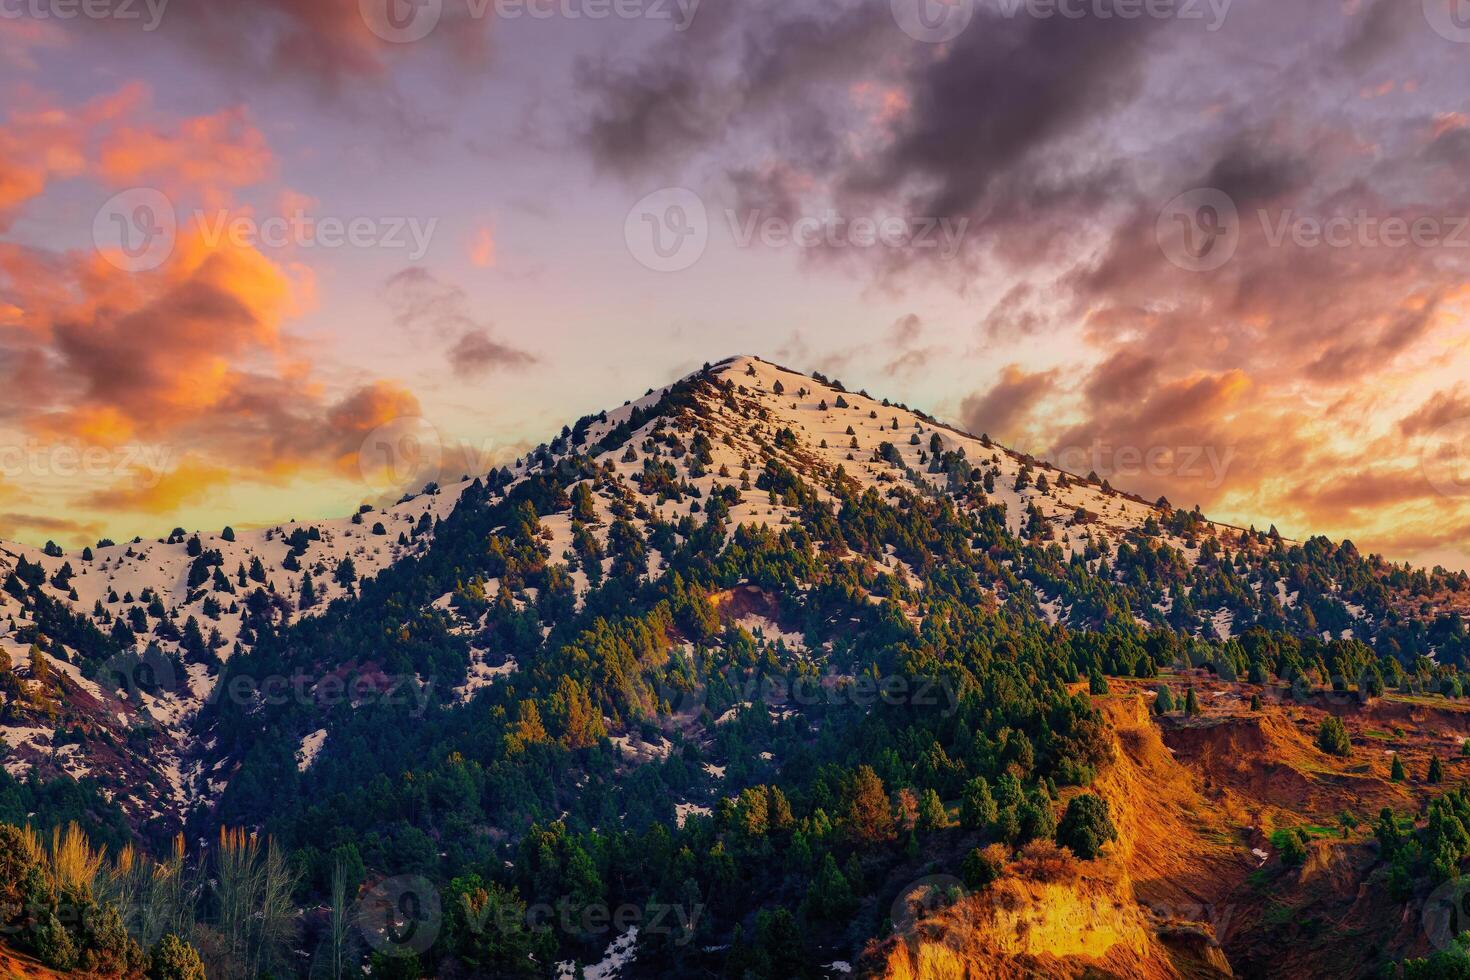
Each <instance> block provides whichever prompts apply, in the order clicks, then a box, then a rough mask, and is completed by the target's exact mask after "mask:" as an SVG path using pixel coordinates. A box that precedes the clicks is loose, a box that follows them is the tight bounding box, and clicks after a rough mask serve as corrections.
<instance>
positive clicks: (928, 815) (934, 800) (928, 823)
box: [919, 788, 949, 833]
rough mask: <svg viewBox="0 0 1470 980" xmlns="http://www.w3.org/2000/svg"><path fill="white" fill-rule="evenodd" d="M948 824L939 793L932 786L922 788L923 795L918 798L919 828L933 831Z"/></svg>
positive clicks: (941, 828) (947, 815) (924, 830)
mask: <svg viewBox="0 0 1470 980" xmlns="http://www.w3.org/2000/svg"><path fill="white" fill-rule="evenodd" d="M948 826H949V813H948V812H946V811H945V809H944V803H943V801H942V800H940V799H939V794H938V793H936V792H935V791H934V790H933V788H930V789H926V790H924V795H923V797H921V798H920V800H919V830H921V831H923V832H924V833H933V832H934V831H936V830H943V829H944V828H945V827H948Z"/></svg>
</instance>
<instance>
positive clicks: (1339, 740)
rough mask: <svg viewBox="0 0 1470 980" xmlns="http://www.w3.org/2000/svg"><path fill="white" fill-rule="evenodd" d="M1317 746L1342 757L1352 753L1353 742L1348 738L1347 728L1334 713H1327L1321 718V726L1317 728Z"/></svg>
mask: <svg viewBox="0 0 1470 980" xmlns="http://www.w3.org/2000/svg"><path fill="white" fill-rule="evenodd" d="M1317 748H1319V749H1321V750H1322V751H1323V752H1326V753H1328V754H1329V755H1337V756H1344V757H1346V756H1349V755H1352V752H1353V744H1352V741H1351V740H1349V738H1348V733H1347V729H1346V728H1345V727H1343V724H1342V719H1341V718H1338V717H1337V716H1336V715H1328V716H1327V717H1326V718H1324V719H1323V720H1322V727H1321V728H1319V729H1317Z"/></svg>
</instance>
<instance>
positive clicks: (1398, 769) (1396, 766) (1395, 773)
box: [1388, 752, 1407, 783]
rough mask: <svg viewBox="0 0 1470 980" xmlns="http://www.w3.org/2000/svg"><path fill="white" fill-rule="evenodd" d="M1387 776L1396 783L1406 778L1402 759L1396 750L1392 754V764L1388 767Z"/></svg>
mask: <svg viewBox="0 0 1470 980" xmlns="http://www.w3.org/2000/svg"><path fill="white" fill-rule="evenodd" d="M1388 778H1389V779H1391V780H1393V781H1394V782H1396V783H1401V782H1403V781H1404V780H1405V779H1406V778H1407V776H1406V774H1405V773H1404V760H1402V759H1400V758H1399V754H1398V753H1397V752H1395V753H1394V754H1393V765H1391V766H1390V767H1389V771H1388Z"/></svg>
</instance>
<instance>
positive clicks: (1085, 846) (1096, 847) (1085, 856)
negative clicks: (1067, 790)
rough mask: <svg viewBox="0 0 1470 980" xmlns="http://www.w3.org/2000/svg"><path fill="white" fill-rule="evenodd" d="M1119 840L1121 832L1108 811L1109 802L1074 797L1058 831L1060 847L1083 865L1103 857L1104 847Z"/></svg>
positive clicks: (1068, 805)
mask: <svg viewBox="0 0 1470 980" xmlns="http://www.w3.org/2000/svg"><path fill="white" fill-rule="evenodd" d="M1117 839H1118V828H1117V827H1115V826H1113V818H1112V815H1111V813H1109V811H1108V801H1107V800H1105V799H1103V798H1102V797H1100V796H1095V795H1093V794H1092V793H1083V794H1082V795H1081V796H1074V797H1072V800H1071V802H1070V803H1068V804H1067V812H1066V813H1065V814H1063V815H1062V822H1061V824H1060V826H1058V827H1057V843H1058V844H1060V845H1062V846H1063V847H1065V848H1068V849H1069V850H1071V852H1072V853H1073V854H1075V855H1077V856H1078V857H1079V858H1081V859H1082V860H1084V861H1091V860H1092V859H1093V858H1095V857H1097V856H1098V855H1099V854H1101V853H1102V849H1103V845H1105V844H1107V843H1108V842H1109V841H1114V840H1117Z"/></svg>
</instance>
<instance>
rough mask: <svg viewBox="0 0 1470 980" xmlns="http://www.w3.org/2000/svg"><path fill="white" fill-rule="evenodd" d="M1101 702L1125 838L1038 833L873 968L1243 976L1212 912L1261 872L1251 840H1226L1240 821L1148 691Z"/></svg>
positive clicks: (954, 973) (1024, 974) (1113, 803)
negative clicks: (1070, 846) (1091, 848)
mask: <svg viewBox="0 0 1470 980" xmlns="http://www.w3.org/2000/svg"><path fill="white" fill-rule="evenodd" d="M1098 701H1099V704H1100V705H1101V706H1102V707H1103V708H1104V710H1105V712H1106V714H1107V717H1108V719H1109V722H1110V724H1111V726H1112V729H1113V734H1114V741H1113V761H1112V762H1111V763H1110V764H1109V765H1108V766H1107V767H1106V768H1105V770H1104V772H1103V773H1101V774H1100V775H1099V778H1098V779H1097V780H1096V782H1095V783H1094V785H1093V786H1092V787H1091V790H1092V792H1095V793H1097V794H1098V795H1101V796H1103V797H1104V798H1105V799H1107V801H1108V804H1109V808H1110V810H1111V812H1112V816H1113V821H1114V824H1115V825H1116V826H1117V828H1118V834H1119V837H1118V840H1117V841H1115V842H1114V843H1113V844H1112V845H1111V846H1110V847H1109V848H1108V850H1107V851H1106V852H1105V854H1104V855H1103V857H1101V858H1099V859H1098V860H1095V861H1078V860H1077V859H1076V858H1074V857H1073V856H1072V855H1071V854H1070V853H1069V852H1067V851H1065V850H1062V849H1059V848H1056V847H1055V846H1054V845H1051V844H1050V843H1049V842H1040V843H1034V844H1031V845H1028V846H1027V847H1026V848H1024V849H1023V850H1022V851H1021V852H1020V853H1019V854H1018V855H1016V856H1015V858H1014V859H1013V860H1012V861H1010V862H1009V863H1008V864H1007V866H1006V869H1005V873H1004V875H1003V876H1002V877H1001V878H1000V879H999V880H998V881H996V882H995V883H993V884H992V885H990V886H988V887H987V888H985V889H984V890H983V891H981V892H978V893H973V894H967V895H965V896H964V897H962V898H961V899H960V900H959V901H958V902H956V903H954V904H953V905H951V906H949V907H948V908H945V909H943V910H942V911H940V912H938V913H937V914H934V915H932V916H929V917H926V918H923V919H921V920H919V921H918V922H916V923H915V924H914V926H913V927H912V928H911V929H909V930H907V931H906V934H905V935H903V936H897V937H893V938H890V939H889V940H888V941H887V942H886V943H883V944H880V945H876V946H874V947H873V948H872V949H870V950H869V954H868V957H867V959H866V962H865V968H866V969H867V971H868V972H869V973H870V975H873V976H879V977H884V978H889V980H948V978H955V980H971V978H981V977H986V978H988V977H995V978H1002V980H1008V978H1016V980H1021V978H1035V977H1058V978H1062V977H1066V978H1071V977H1082V976H1098V975H1103V976H1111V977H1119V978H1129V980H1173V978H1184V977H1190V978H1200V980H1205V978H1217V977H1231V976H1233V975H1234V974H1233V973H1232V972H1231V969H1230V965H1229V963H1228V961H1227V959H1226V956H1225V954H1224V953H1223V952H1222V951H1221V949H1220V946H1219V943H1218V942H1217V941H1216V937H1215V927H1214V924H1213V923H1212V922H1211V921H1209V915H1210V912H1211V909H1212V906H1211V903H1210V902H1209V898H1210V897H1211V893H1212V892H1213V891H1214V890H1215V889H1216V888H1218V884H1219V882H1221V881H1222V880H1224V881H1230V880H1235V881H1239V880H1242V879H1243V878H1244V876H1245V874H1246V873H1247V871H1248V862H1247V860H1246V858H1245V857H1244V856H1242V855H1241V854H1236V853H1234V852H1235V851H1236V850H1240V849H1239V848H1232V847H1231V846H1230V845H1229V844H1228V843H1225V842H1224V841H1223V840H1222V832H1223V829H1224V828H1225V826H1226V824H1227V822H1228V821H1227V819H1226V817H1225V816H1224V814H1223V813H1222V812H1220V811H1219V810H1218V808H1216V807H1214V806H1212V805H1211V804H1210V803H1208V802H1207V801H1206V800H1204V799H1203V798H1202V797H1201V796H1200V794H1199V793H1198V792H1197V790H1196V787H1195V781H1194V780H1193V778H1192V777H1191V775H1190V774H1189V772H1188V771H1187V770H1186V769H1185V768H1184V767H1183V766H1181V765H1180V764H1179V763H1178V762H1176V761H1175V760H1174V759H1173V757H1172V755H1171V754H1170V752H1169V750H1168V749H1167V748H1166V747H1165V745H1164V743H1163V741H1162V740H1161V738H1160V735H1159V731H1158V728H1157V726H1156V725H1155V724H1154V723H1153V721H1152V720H1151V719H1150V717H1149V715H1148V709H1147V706H1146V705H1145V704H1144V702H1143V700H1142V699H1141V698H1139V697H1138V696H1136V695H1128V696H1122V697H1104V698H1100V699H1098ZM1076 792H1077V791H1076V790H1073V791H1070V794H1075V793H1076ZM1070 794H1069V795H1070ZM1064 799H1065V797H1064ZM1165 842H1167V843H1165Z"/></svg>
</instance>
